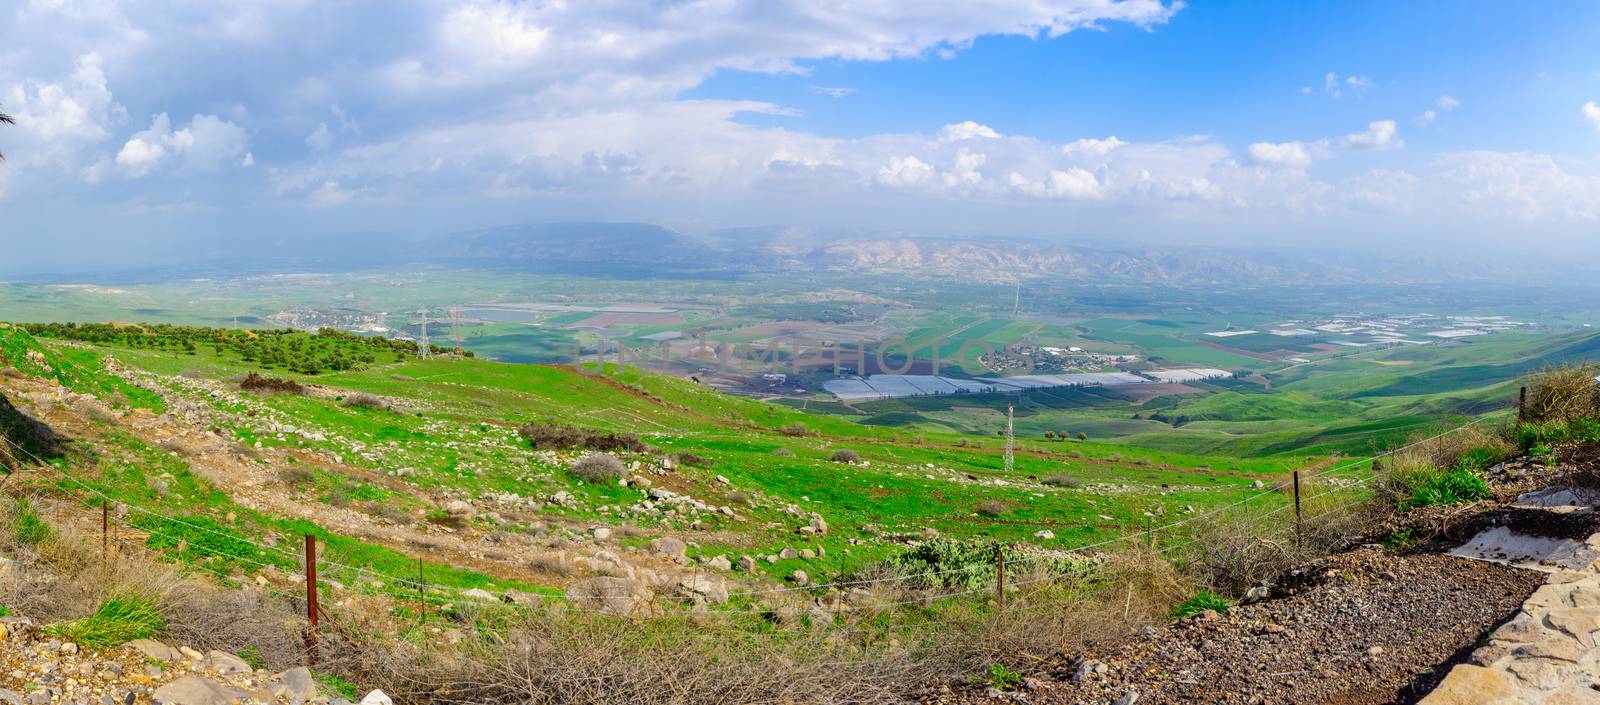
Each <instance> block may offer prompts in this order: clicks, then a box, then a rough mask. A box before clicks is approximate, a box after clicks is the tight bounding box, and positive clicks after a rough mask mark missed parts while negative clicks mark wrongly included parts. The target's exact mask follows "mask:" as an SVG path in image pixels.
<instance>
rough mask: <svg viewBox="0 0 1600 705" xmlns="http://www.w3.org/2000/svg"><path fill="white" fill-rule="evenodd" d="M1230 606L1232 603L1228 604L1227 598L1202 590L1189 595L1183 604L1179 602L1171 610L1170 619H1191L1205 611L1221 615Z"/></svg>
mask: <svg viewBox="0 0 1600 705" xmlns="http://www.w3.org/2000/svg"><path fill="white" fill-rule="evenodd" d="M1232 606H1233V603H1231V602H1229V601H1228V598H1226V597H1223V596H1221V595H1218V594H1216V593H1214V592H1211V591H1209V590H1202V591H1200V592H1197V593H1195V594H1194V595H1191V596H1190V597H1189V599H1187V600H1184V601H1183V602H1180V603H1178V604H1177V605H1176V606H1174V607H1173V608H1172V618H1173V619H1185V618H1188V617H1193V616H1195V615H1197V614H1200V613H1201V612H1204V611H1206V610H1212V611H1214V612H1217V613H1218V614H1221V613H1223V612H1227V611H1228V608H1229V607H1232Z"/></svg>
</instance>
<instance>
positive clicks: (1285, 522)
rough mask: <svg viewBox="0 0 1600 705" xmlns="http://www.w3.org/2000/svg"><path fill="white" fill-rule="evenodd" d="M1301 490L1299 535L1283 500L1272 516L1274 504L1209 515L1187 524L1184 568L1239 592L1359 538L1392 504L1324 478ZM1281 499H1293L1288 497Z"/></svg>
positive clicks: (1219, 588) (1211, 584)
mask: <svg viewBox="0 0 1600 705" xmlns="http://www.w3.org/2000/svg"><path fill="white" fill-rule="evenodd" d="M1300 489H1301V496H1302V501H1301V512H1302V517H1303V519H1302V521H1301V524H1300V531H1299V533H1298V534H1297V533H1296V530H1295V515H1294V511H1293V509H1289V508H1284V505H1282V504H1276V503H1274V504H1273V505H1271V506H1273V507H1274V508H1275V509H1276V508H1282V509H1279V510H1278V511H1277V513H1275V514H1272V515H1270V516H1268V515H1267V512H1269V511H1273V510H1272V509H1266V508H1253V507H1251V506H1250V505H1249V504H1246V505H1245V506H1244V507H1240V508H1237V509H1234V510H1230V511H1224V512H1218V513H1216V514H1211V515H1207V516H1204V517H1202V518H1200V519H1198V520H1196V521H1194V522H1191V523H1190V525H1189V533H1190V535H1189V540H1190V541H1191V542H1192V543H1191V544H1189V551H1188V552H1189V556H1190V561H1189V562H1188V564H1187V565H1186V569H1187V570H1188V571H1189V572H1190V573H1192V574H1193V575H1194V577H1195V578H1196V579H1197V580H1198V581H1199V582H1201V583H1202V584H1203V585H1204V586H1205V587H1208V588H1210V589H1212V590H1215V591H1216V592H1218V593H1220V594H1223V595H1226V596H1230V597H1238V596H1240V595H1243V594H1244V593H1245V591H1247V590H1248V589H1249V588H1250V587H1251V586H1252V585H1255V584H1257V583H1259V582H1261V581H1264V580H1269V579H1271V578H1275V577H1277V576H1278V575H1280V574H1282V573H1284V572H1286V571H1288V570H1289V569H1291V568H1293V567H1295V566H1296V565H1299V564H1301V563H1304V562H1306V561H1309V560H1313V559H1316V558H1321V557H1323V556H1326V555H1329V554H1330V553H1333V552H1335V551H1338V550H1341V549H1343V548H1345V547H1347V546H1348V545H1349V544H1350V543H1351V542H1354V541H1358V540H1360V539H1361V538H1362V537H1364V536H1365V535H1366V534H1368V533H1369V532H1370V531H1371V530H1372V529H1373V528H1374V527H1376V526H1377V525H1378V523H1379V522H1380V521H1381V520H1382V518H1383V515H1384V512H1385V511H1387V510H1386V509H1384V508H1385V507H1392V506H1394V505H1393V504H1388V503H1384V502H1382V501H1374V500H1372V499H1370V498H1367V497H1363V496H1362V495H1360V494H1357V493H1356V491H1344V490H1339V489H1337V488H1335V487H1333V486H1331V485H1324V484H1322V483H1310V482H1306V483H1302V485H1301V488H1300ZM1284 500H1285V501H1287V502H1293V501H1294V500H1293V497H1292V496H1291V497H1285V498H1284Z"/></svg>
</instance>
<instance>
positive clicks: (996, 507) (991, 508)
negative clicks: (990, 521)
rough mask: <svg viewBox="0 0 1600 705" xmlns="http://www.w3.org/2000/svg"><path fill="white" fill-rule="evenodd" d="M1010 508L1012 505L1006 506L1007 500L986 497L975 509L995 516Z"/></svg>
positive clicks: (980, 512)
mask: <svg viewBox="0 0 1600 705" xmlns="http://www.w3.org/2000/svg"><path fill="white" fill-rule="evenodd" d="M1008 509H1010V507H1008V506H1006V504H1005V502H999V501H996V500H992V499H986V500H984V501H982V502H979V503H978V507H977V509H976V510H975V511H977V512H978V514H981V515H983V516H986V517H990V518H993V517H998V516H1000V515H1002V514H1005V513H1006V510H1008Z"/></svg>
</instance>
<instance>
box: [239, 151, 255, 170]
mask: <svg viewBox="0 0 1600 705" xmlns="http://www.w3.org/2000/svg"><path fill="white" fill-rule="evenodd" d="M255 165H256V155H254V154H251V153H250V152H245V153H244V159H241V160H239V166H245V167H249V166H255Z"/></svg>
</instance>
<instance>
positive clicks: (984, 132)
mask: <svg viewBox="0 0 1600 705" xmlns="http://www.w3.org/2000/svg"><path fill="white" fill-rule="evenodd" d="M939 139H941V140H944V141H946V142H956V141H959V140H970V139H990V140H993V139H1000V133H998V132H995V131H994V128H992V127H989V126H988V125H980V124H978V123H976V122H973V121H971V120H967V121H964V122H958V123H956V124H954V125H945V126H944V129H942V130H939Z"/></svg>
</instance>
